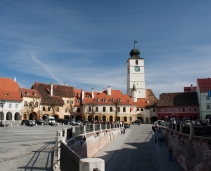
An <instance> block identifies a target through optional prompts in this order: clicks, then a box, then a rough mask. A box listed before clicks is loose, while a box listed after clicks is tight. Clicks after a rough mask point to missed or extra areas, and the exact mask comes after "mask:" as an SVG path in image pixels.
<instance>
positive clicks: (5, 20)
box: [0, 0, 211, 97]
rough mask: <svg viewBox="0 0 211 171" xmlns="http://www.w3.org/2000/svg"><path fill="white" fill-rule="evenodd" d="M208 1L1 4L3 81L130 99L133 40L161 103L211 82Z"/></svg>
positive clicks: (81, 0)
mask: <svg viewBox="0 0 211 171" xmlns="http://www.w3.org/2000/svg"><path fill="white" fill-rule="evenodd" d="M210 9H211V1H204V0H201V1H198V0H197V1H196V0H191V1H190V0H189V1H188V0H187V1H183V0H171V1H169V0H145V1H143V0H132V1H126V0H121V1H114V0H112V1H111V0H106V1H102V0H101V1H100V0H89V1H84V0H77V1H76V0H63V1H58V0H51V1H50V0H45V1H43V0H36V1H28V0H18V1H17V0H11V1H8V0H5V1H4V0H1V1H0V59H1V61H0V76H1V77H9V78H12V79H13V78H14V77H16V79H17V82H18V83H20V86H21V87H23V88H31V86H32V84H33V83H34V82H43V83H51V82H53V83H54V84H65V83H67V84H68V85H70V86H74V87H75V88H82V89H84V90H85V91H90V90H91V88H94V89H95V91H100V90H102V89H103V88H106V87H107V86H108V85H110V86H111V87H112V89H120V90H122V92H123V93H126V76H127V67H126V61H127V59H128V58H129V53H130V50H131V49H132V48H133V42H134V40H137V41H138V43H137V45H136V47H137V48H138V49H139V50H140V51H141V57H143V58H145V80H146V88H149V89H152V90H153V92H154V93H155V95H156V96H157V97H159V94H161V93H163V92H181V91H183V87H184V86H189V85H191V84H193V85H196V79H197V78H207V77H211V67H210V65H209V64H210V63H211V10H210Z"/></svg>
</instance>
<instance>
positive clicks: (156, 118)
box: [150, 116, 158, 123]
mask: <svg viewBox="0 0 211 171" xmlns="http://www.w3.org/2000/svg"><path fill="white" fill-rule="evenodd" d="M157 120H158V117H156V116H153V117H151V118H150V121H151V122H152V123H154V122H155V121H157Z"/></svg>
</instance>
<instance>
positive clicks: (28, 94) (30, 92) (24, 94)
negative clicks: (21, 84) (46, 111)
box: [21, 88, 41, 98]
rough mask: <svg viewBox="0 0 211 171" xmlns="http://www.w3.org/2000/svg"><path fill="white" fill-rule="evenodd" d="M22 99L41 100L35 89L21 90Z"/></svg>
mask: <svg viewBox="0 0 211 171" xmlns="http://www.w3.org/2000/svg"><path fill="white" fill-rule="evenodd" d="M21 93H22V97H34V98H41V96H40V93H39V92H38V91H37V90H36V89H28V88H21Z"/></svg>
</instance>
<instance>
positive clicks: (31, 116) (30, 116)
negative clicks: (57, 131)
mask: <svg viewBox="0 0 211 171" xmlns="http://www.w3.org/2000/svg"><path fill="white" fill-rule="evenodd" d="M36 119H37V113H35V112H33V113H30V114H29V120H36Z"/></svg>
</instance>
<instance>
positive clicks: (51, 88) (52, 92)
mask: <svg viewBox="0 0 211 171" xmlns="http://www.w3.org/2000/svg"><path fill="white" fill-rule="evenodd" d="M51 96H53V83H51Z"/></svg>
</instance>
